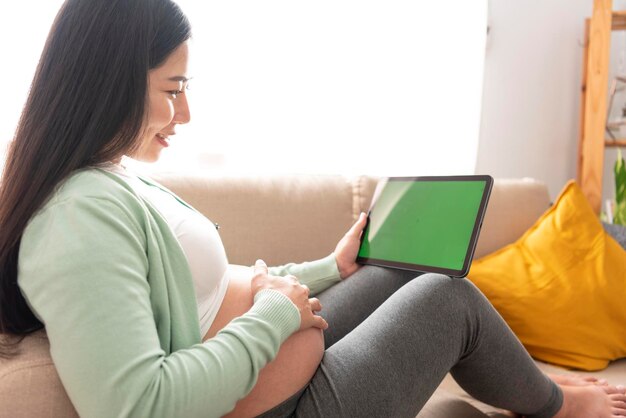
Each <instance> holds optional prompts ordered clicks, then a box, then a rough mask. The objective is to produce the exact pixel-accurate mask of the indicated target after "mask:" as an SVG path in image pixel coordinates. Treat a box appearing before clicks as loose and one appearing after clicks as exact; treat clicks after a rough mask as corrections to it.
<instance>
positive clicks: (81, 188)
mask: <svg viewBox="0 0 626 418" xmlns="http://www.w3.org/2000/svg"><path fill="white" fill-rule="evenodd" d="M61 213H64V214H66V216H71V217H74V218H76V220H78V218H93V217H98V218H100V219H103V218H115V219H116V221H118V222H119V221H122V222H130V223H133V224H135V227H137V229H139V230H141V229H143V228H142V227H141V225H142V224H144V221H145V219H146V216H147V210H146V207H145V204H144V203H143V201H142V199H141V198H140V197H139V196H138V195H137V193H136V192H135V191H134V190H133V189H132V188H131V187H130V186H129V185H128V184H127V183H126V182H124V181H123V180H122V179H120V178H119V177H117V176H116V175H115V174H112V173H109V172H107V171H105V170H101V169H97V168H88V169H82V170H77V171H76V172H74V173H72V174H70V175H69V176H68V177H67V178H66V179H64V180H63V181H62V182H61V183H60V184H59V185H58V186H57V187H56V189H55V191H54V192H53V193H52V195H51V196H49V198H48V199H47V201H46V202H45V203H44V204H43V205H42V207H41V208H40V209H39V210H38V211H37V213H35V215H34V216H33V218H32V219H31V223H32V221H34V220H35V219H37V218H50V217H51V216H55V214H56V215H59V214H61Z"/></svg>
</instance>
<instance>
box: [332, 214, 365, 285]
mask: <svg viewBox="0 0 626 418" xmlns="http://www.w3.org/2000/svg"><path fill="white" fill-rule="evenodd" d="M366 224H367V215H366V214H365V212H361V214H360V215H359V219H358V220H357V221H356V223H355V224H354V225H352V227H351V228H350V230H349V231H348V232H346V235H344V236H343V238H341V240H340V241H339V243H338V244H337V248H335V259H336V260H337V268H338V269H339V275H340V276H341V278H342V279H345V278H346V277H348V276H350V275H351V274H353V273H354V272H356V271H357V270H358V269H360V268H361V266H360V265H359V264H357V262H356V256H357V254H358V253H359V245H360V243H361V234H362V233H363V229H365V225H366Z"/></svg>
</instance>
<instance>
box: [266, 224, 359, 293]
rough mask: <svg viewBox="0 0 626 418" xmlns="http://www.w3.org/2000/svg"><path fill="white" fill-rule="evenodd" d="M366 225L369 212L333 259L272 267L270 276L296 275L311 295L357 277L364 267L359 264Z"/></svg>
mask: <svg viewBox="0 0 626 418" xmlns="http://www.w3.org/2000/svg"><path fill="white" fill-rule="evenodd" d="M366 223H367V216H366V215H365V213H361V214H360V215H359V219H357V221H356V222H355V223H354V224H353V225H352V227H350V229H349V230H348V232H346V234H345V235H344V236H343V237H342V238H341V240H340V241H339V243H337V247H336V248H335V251H334V252H332V253H331V254H330V255H329V256H326V257H324V258H322V259H321V260H316V261H311V262H306V263H301V264H295V263H289V264H285V265H283V266H278V267H271V268H270V274H272V275H275V276H286V275H287V274H292V275H294V276H296V277H297V278H298V280H299V281H300V283H302V284H306V285H307V286H308V287H309V288H310V289H311V295H315V294H317V293H319V292H321V291H322V290H324V289H327V288H329V287H330V286H332V285H334V284H335V283H337V282H339V281H341V280H342V279H345V278H346V277H349V276H350V275H352V274H354V273H355V272H356V271H357V270H358V269H359V268H360V266H359V264H357V262H356V257H357V254H358V252H359V245H360V239H361V234H362V232H363V229H364V228H365V225H366Z"/></svg>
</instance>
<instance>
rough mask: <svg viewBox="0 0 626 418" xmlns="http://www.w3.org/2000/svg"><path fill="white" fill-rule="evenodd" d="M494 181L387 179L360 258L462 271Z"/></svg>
mask: <svg viewBox="0 0 626 418" xmlns="http://www.w3.org/2000/svg"><path fill="white" fill-rule="evenodd" d="M455 178H456V179H461V178H462V179H463V180H455ZM428 179H434V180H428ZM492 182H493V179H492V178H491V177H490V176H450V177H417V178H402V177H395V178H394V177H390V178H388V179H385V180H384V181H383V182H382V185H380V184H379V187H378V189H377V191H376V194H377V196H376V195H375V197H374V198H375V199H376V200H375V202H374V204H373V206H372V208H371V210H370V213H369V219H368V224H367V226H366V229H365V231H364V233H363V236H362V242H361V247H360V249H359V253H358V257H359V259H360V261H362V262H365V264H377V265H387V266H395V267H399V268H407V269H411V270H418V271H434V272H443V273H447V274H452V275H455V276H464V275H465V274H467V270H468V269H469V264H470V262H471V257H472V255H473V251H474V247H475V243H476V240H477V239H478V232H479V230H480V225H481V223H482V219H483V216H484V211H485V209H486V206H487V200H488V198H489V193H490V191H491V185H492Z"/></svg>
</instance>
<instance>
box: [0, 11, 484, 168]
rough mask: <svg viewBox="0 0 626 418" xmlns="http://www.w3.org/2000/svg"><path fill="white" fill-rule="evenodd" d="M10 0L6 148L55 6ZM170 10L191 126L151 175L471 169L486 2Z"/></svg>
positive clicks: (0, 35) (2, 125)
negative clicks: (177, 15) (186, 70)
mask: <svg viewBox="0 0 626 418" xmlns="http://www.w3.org/2000/svg"><path fill="white" fill-rule="evenodd" d="M12 3H18V4H11V5H10V6H9V7H10V8H11V9H14V10H11V13H9V15H11V16H13V18H12V19H10V21H9V22H5V27H4V28H1V29H0V31H2V33H0V39H2V41H1V42H2V49H3V52H5V54H4V55H5V56H7V51H9V55H10V56H12V57H14V58H12V59H11V63H12V64H11V65H9V66H3V68H2V69H1V70H0V71H2V78H3V79H4V80H5V81H6V80H10V83H9V92H8V94H9V97H10V100H7V96H5V100H4V101H2V105H1V106H2V107H3V109H2V112H1V114H2V116H1V117H2V118H3V121H2V123H0V129H1V131H0V142H1V139H2V138H4V139H6V138H10V137H11V136H12V134H13V129H14V127H15V123H17V118H18V117H19V112H20V110H21V109H20V107H21V105H22V103H23V101H24V99H25V97H26V91H27V88H28V84H29V83H30V78H32V74H33V72H34V68H35V65H36V61H37V58H38V56H37V54H38V53H34V52H33V51H40V50H41V47H42V46H43V42H44V40H45V36H46V33H45V32H46V31H47V28H49V27H50V23H51V22H52V19H53V17H54V14H55V13H56V10H57V9H58V7H59V6H60V4H61V2H60V1H59V0H55V1H45V2H44V1H42V2H37V8H38V13H37V14H36V15H37V16H34V15H35V14H33V13H30V10H31V9H32V7H33V6H32V4H29V3H33V2H12ZM178 3H179V4H180V5H181V7H182V8H183V10H184V11H185V13H186V14H187V15H188V16H189V18H190V20H191V22H192V25H193V30H194V40H193V44H192V50H191V51H192V52H191V54H192V67H191V68H192V69H191V71H192V76H193V77H194V78H193V80H192V82H191V84H190V87H191V89H190V91H189V101H190V106H191V113H192V122H191V123H190V124H189V125H186V126H181V127H179V128H178V133H179V134H178V135H177V136H176V137H174V138H172V146H171V147H170V148H169V149H167V150H166V151H165V152H164V153H163V154H162V155H163V157H162V159H161V160H160V161H159V162H158V163H156V164H152V165H150V167H146V168H151V169H154V170H190V169H193V170H204V171H207V172H212V173H216V174H221V173H242V174H243V173H322V174H323V173H332V174H346V175H354V174H372V175H428V174H472V173H473V172H474V166H475V160H476V153H477V148H478V131H479V120H480V101H481V94H482V69H483V61H484V46H485V36H486V20H487V2H486V1H484V0H483V1H478V2H466V1H462V0H452V1H447V2H416V1H395V0H394V1H382V0H378V1H367V0H365V1H341V0H340V1H317V2H303V1H293V0H292V1H287V0H280V1H277V0H263V1H260V0H241V1H237V2H198V1H193V0H179V1H178ZM6 23H9V27H8V28H7V27H6ZM12 25H14V26H12ZM41 28H45V29H41ZM9 39H20V40H22V39H23V40H24V42H22V41H20V43H19V44H17V43H15V45H14V44H12V43H9V42H8V40H9ZM14 74H18V76H16V77H13V75H14ZM6 93H7V91H6V90H5V94H6ZM5 118H6V119H5Z"/></svg>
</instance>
